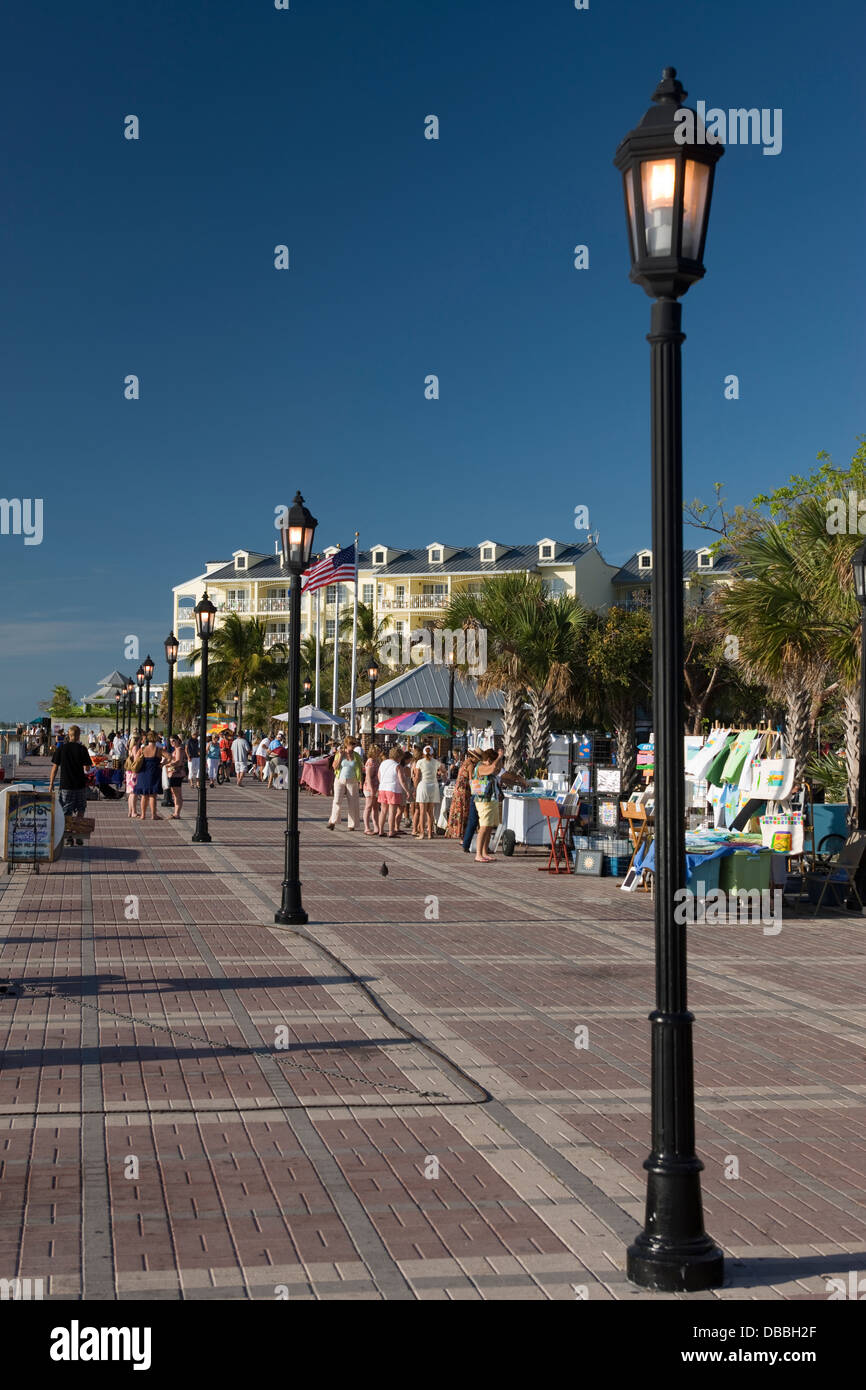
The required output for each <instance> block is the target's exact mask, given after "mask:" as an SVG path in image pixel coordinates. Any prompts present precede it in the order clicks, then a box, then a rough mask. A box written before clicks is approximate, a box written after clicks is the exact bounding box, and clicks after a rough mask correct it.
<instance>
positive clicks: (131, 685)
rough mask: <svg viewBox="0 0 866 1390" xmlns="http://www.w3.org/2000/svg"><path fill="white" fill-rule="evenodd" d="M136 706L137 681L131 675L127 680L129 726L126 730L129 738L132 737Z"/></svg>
mask: <svg viewBox="0 0 866 1390" xmlns="http://www.w3.org/2000/svg"><path fill="white" fill-rule="evenodd" d="M134 708H135V681H134V680H133V679H132V677H131V676H130V678H129V680H128V681H127V682H126V710H127V716H128V722H129V728H128V729H127V731H126V735H127V738H132V711H133V709H134Z"/></svg>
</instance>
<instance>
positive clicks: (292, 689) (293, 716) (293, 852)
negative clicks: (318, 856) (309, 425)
mask: <svg viewBox="0 0 866 1390" xmlns="http://www.w3.org/2000/svg"><path fill="white" fill-rule="evenodd" d="M317 524H318V523H317V521H316V518H315V517H314V516H311V515H310V513H309V512H308V511H307V508H306V507H305V506H304V499H303V497H302V496H301V494H300V492H297V493H295V500H294V502H293V503H292V505H291V507H290V509H289V512H288V514H287V515H285V516H284V517H283V523H282V528H281V530H282V542H283V563H284V565H285V567H286V569H287V570H288V571H289V575H290V589H289V672H288V675H289V679H288V687H289V703H288V710H287V712H288V729H287V739H286V746H287V751H288V754H289V757H288V774H289V781H288V787H287V789H286V839H285V875H284V878H283V896H282V903H281V905H280V908H279V911H277V912H275V913H274V921H275V922H280V923H283V924H284V925H287V926H292V925H299V924H302V923H304V922H306V921H308V920H309V919H308V917H307V914H306V912H305V911H304V908H303V904H302V902H301V883H300V877H299V873H300V869H299V848H300V846H299V836H298V735H299V730H300V721H299V719H298V712H299V711H298V672H299V669H300V665H301V575H302V574H303V572H304V570H305V569H306V568H307V566H308V565H309V563H310V556H311V554H312V553H313V536H314V535H315V533H316V526H317Z"/></svg>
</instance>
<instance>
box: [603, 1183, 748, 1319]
mask: <svg viewBox="0 0 866 1390" xmlns="http://www.w3.org/2000/svg"><path fill="white" fill-rule="evenodd" d="M677 1183H678V1186H679V1184H681V1183H682V1178H681V1177H680V1176H678V1177H677ZM652 1186H653V1183H652V1178H650V1188H652ZM695 1192H696V1195H697V1200H698V1203H700V1187H699V1185H698V1182H697V1175H696V1181H695ZM681 1197H682V1194H680V1199H681ZM626 1273H627V1275H628V1278H629V1279H630V1280H631V1282H632V1283H633V1284H637V1285H638V1286H639V1287H640V1288H642V1289H652V1290H654V1291H655V1292H656V1293H700V1292H701V1291H702V1290H704V1289H718V1288H721V1286H722V1283H723V1282H724V1277H725V1257H724V1255H723V1254H722V1251H721V1250H720V1249H719V1247H718V1246H717V1245H716V1244H715V1243H714V1242H713V1240H712V1239H711V1238H710V1237H709V1236H708V1235H702V1236H699V1237H698V1238H697V1239H695V1240H684V1241H682V1242H681V1243H679V1242H676V1241H671V1240H653V1239H652V1237H651V1236H648V1235H647V1234H646V1232H645V1231H642V1232H641V1234H640V1235H639V1236H638V1238H637V1240H635V1242H634V1244H632V1245H630V1246H629V1247H628V1254H627V1257H626Z"/></svg>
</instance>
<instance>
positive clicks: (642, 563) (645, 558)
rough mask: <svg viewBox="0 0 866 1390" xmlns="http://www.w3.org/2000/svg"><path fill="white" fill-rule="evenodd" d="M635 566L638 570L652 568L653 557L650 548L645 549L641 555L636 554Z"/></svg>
mask: <svg viewBox="0 0 866 1390" xmlns="http://www.w3.org/2000/svg"><path fill="white" fill-rule="evenodd" d="M637 567H638V569H639V570H651V569H652V567H653V557H652V551H651V550H645V551H644V553H643V554H642V555H639V556H638V562H637Z"/></svg>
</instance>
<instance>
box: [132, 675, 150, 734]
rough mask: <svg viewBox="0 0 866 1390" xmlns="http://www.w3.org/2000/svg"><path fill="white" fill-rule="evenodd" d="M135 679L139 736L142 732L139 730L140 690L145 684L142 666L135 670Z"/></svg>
mask: <svg viewBox="0 0 866 1390" xmlns="http://www.w3.org/2000/svg"><path fill="white" fill-rule="evenodd" d="M135 679H136V682H137V683H138V732H139V734H140V733H141V732H142V728H141V692H142V690H143V689H144V682H145V680H146V679H147V677H146V676H145V674H144V667H143V666H139V668H138V670H137V671H136V673H135Z"/></svg>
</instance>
